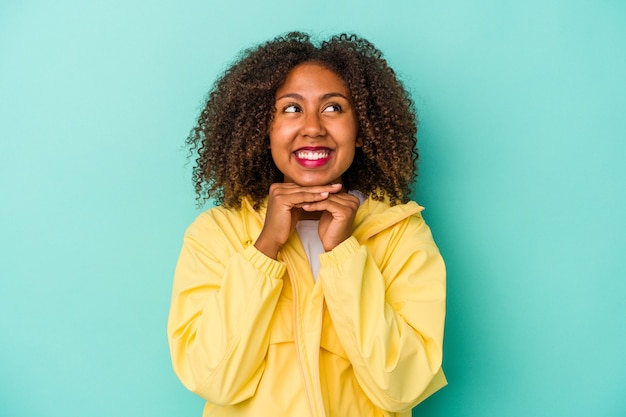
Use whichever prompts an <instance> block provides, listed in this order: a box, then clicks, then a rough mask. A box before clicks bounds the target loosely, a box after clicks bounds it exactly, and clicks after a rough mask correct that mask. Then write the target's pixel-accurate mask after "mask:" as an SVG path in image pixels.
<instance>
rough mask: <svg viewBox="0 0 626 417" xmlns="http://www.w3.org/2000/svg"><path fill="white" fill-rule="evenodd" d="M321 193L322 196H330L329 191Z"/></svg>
mask: <svg viewBox="0 0 626 417" xmlns="http://www.w3.org/2000/svg"><path fill="white" fill-rule="evenodd" d="M320 195H321V196H322V197H324V198H326V197H328V193H327V192H323V193H320Z"/></svg>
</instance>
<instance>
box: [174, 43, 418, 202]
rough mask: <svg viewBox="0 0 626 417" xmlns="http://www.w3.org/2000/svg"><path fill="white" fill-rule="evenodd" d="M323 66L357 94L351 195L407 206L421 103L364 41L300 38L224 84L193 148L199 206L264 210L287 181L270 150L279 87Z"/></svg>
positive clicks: (250, 55)
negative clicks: (249, 205) (272, 191)
mask: <svg viewBox="0 0 626 417" xmlns="http://www.w3.org/2000/svg"><path fill="white" fill-rule="evenodd" d="M305 62H315V63H318V64H320V65H322V66H325V67H327V68H328V69H330V70H331V71H333V72H335V73H336V74H337V75H339V77H340V78H341V79H342V80H343V81H344V82H345V84H346V86H347V88H348V91H349V92H350V94H351V98H352V102H353V106H354V109H355V114H356V118H357V124H358V137H359V138H361V140H362V142H363V146H362V147H359V148H357V149H356V153H355V156H354V160H353V162H352V164H351V166H350V167H349V168H348V170H347V171H346V172H345V173H344V174H343V175H342V181H343V183H344V186H345V187H346V188H347V189H353V190H359V191H361V192H363V193H365V194H368V195H370V196H371V197H372V198H374V199H376V200H383V199H384V198H385V197H387V198H389V200H390V201H391V204H396V203H398V202H406V201H408V200H409V195H410V193H411V190H410V186H411V184H412V183H413V181H414V180H415V177H416V168H417V160H418V152H417V149H416V144H417V136H416V134H417V119H416V114H415V109H414V105H413V101H412V100H411V99H410V97H409V95H408V93H407V91H406V90H405V89H404V87H403V85H402V83H401V82H400V81H399V80H398V79H397V77H396V75H395V73H394V71H393V70H392V69H391V68H390V67H389V66H388V64H387V61H386V60H385V59H384V58H383V56H382V53H381V52H380V51H379V50H378V49H377V48H376V47H375V46H374V45H372V44H371V43H370V42H368V41H367V40H365V39H362V38H359V37H357V36H356V35H347V34H341V35H337V36H334V37H332V38H330V39H329V40H327V41H324V42H322V43H321V44H319V46H317V45H315V44H314V43H313V42H312V41H311V39H310V36H309V35H307V34H305V33H300V32H292V33H288V34H287V35H284V36H280V37H277V38H275V39H273V40H271V41H269V42H266V43H264V44H261V45H259V46H257V47H255V48H252V49H248V50H245V51H243V52H242V53H241V55H240V56H239V57H238V59H237V60H236V61H235V63H234V64H233V65H231V66H230V67H229V68H228V69H227V70H226V71H225V72H224V73H223V74H222V75H221V77H220V78H219V79H218V80H217V81H216V83H215V84H214V86H213V88H212V90H211V91H210V92H209V95H208V99H207V102H206V105H205V107H204V109H203V110H202V112H201V114H200V116H199V118H198V121H197V124H196V126H195V127H194V128H193V129H192V131H191V132H190V134H189V136H188V138H187V140H186V144H187V145H188V146H189V149H190V155H194V154H195V153H196V152H197V155H198V156H197V159H196V160H195V162H196V165H195V167H194V170H193V181H194V184H195V191H196V195H197V198H196V199H197V202H198V204H199V205H202V204H203V203H204V202H206V201H207V200H208V199H214V200H215V201H216V202H217V203H219V204H222V205H224V206H226V207H233V208H238V207H241V198H242V197H244V196H247V197H248V198H250V199H251V200H252V202H253V204H254V207H255V209H258V208H259V206H260V205H261V203H262V202H263V201H264V200H265V199H266V198H267V194H268V191H269V187H270V185H271V184H272V183H276V182H282V181H283V175H282V174H281V172H280V171H279V170H278V168H276V166H275V165H274V162H273V160H272V156H271V153H270V150H269V147H268V144H269V136H268V130H269V127H270V123H271V122H272V118H273V114H274V112H275V108H274V101H275V94H276V91H277V90H278V88H279V87H280V86H281V85H282V84H283V83H284V82H285V79H286V77H287V74H288V73H289V72H290V71H291V70H292V69H293V68H294V67H296V66H297V65H299V64H302V63H305Z"/></svg>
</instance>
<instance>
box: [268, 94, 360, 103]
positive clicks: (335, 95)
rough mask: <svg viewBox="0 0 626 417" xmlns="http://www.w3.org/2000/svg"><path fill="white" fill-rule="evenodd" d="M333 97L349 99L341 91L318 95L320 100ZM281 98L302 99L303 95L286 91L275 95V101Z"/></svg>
mask: <svg viewBox="0 0 626 417" xmlns="http://www.w3.org/2000/svg"><path fill="white" fill-rule="evenodd" d="M333 97H341V98H343V99H345V100H347V101H350V99H349V98H348V97H346V96H344V95H343V94H341V93H335V92H333V93H326V94H324V95H322V96H321V97H320V99H321V100H328V99H329V98H333ZM283 98H295V99H296V100H304V97H302V95H300V94H298V93H287V94H283V95H282V96H280V97H276V101H278V100H281V99H283Z"/></svg>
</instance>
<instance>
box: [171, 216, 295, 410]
mask: <svg viewBox="0 0 626 417" xmlns="http://www.w3.org/2000/svg"><path fill="white" fill-rule="evenodd" d="M231 235H234V233H230V235H229V232H228V231H224V230H222V229H221V228H220V227H219V226H218V225H217V224H216V222H215V221H214V220H213V218H212V217H211V216H210V215H209V214H203V215H201V216H200V217H199V218H198V219H197V220H196V221H195V222H194V223H193V224H192V225H191V226H190V227H189V229H188V230H187V232H186V234H185V239H184V243H183V248H182V251H181V254H180V257H179V260H178V264H177V266H176V272H175V277H174V285H173V291H172V302H171V308H170V315H169V322H168V337H169V343H170V351H171V356H172V363H173V367H174V371H175V372H176V374H177V375H178V377H179V378H180V380H181V381H182V383H183V384H184V385H185V386H186V387H187V388H188V389H190V390H191V391H193V392H195V393H197V394H198V395H200V396H202V397H204V398H205V399H206V400H207V401H209V402H211V403H214V404H219V405H225V404H235V403H238V402H241V401H243V400H246V399H248V398H250V397H252V396H253V395H254V392H255V390H256V387H257V385H258V383H259V380H260V378H261V375H262V374H263V370H264V367H265V355H266V353H267V349H268V346H269V333H270V321H271V318H272V315H273V313H274V309H275V307H276V303H277V301H278V298H279V295H280V292H281V289H282V284H283V281H282V276H283V273H284V271H285V267H284V265H283V264H282V263H280V262H278V261H275V260H273V259H270V258H268V257H266V256H265V255H263V254H262V253H260V252H259V251H258V250H257V249H256V248H255V247H254V246H250V247H248V248H246V249H243V248H242V247H239V248H238V247H237V245H238V242H234V239H232V238H231Z"/></svg>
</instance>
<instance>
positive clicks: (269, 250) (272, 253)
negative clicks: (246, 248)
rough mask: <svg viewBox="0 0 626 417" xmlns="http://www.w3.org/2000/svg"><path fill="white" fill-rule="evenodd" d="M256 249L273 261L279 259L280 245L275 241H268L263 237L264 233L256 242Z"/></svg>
mask: <svg viewBox="0 0 626 417" xmlns="http://www.w3.org/2000/svg"><path fill="white" fill-rule="evenodd" d="M254 247H255V248H257V250H258V251H259V252H261V253H262V254H263V255H265V256H267V257H268V258H272V259H276V258H277V257H278V251H279V250H280V245H279V244H277V243H276V242H274V241H271V240H269V239H266V238H265V237H264V236H263V233H261V234H260V235H259V237H258V238H257V240H256V242H254Z"/></svg>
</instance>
